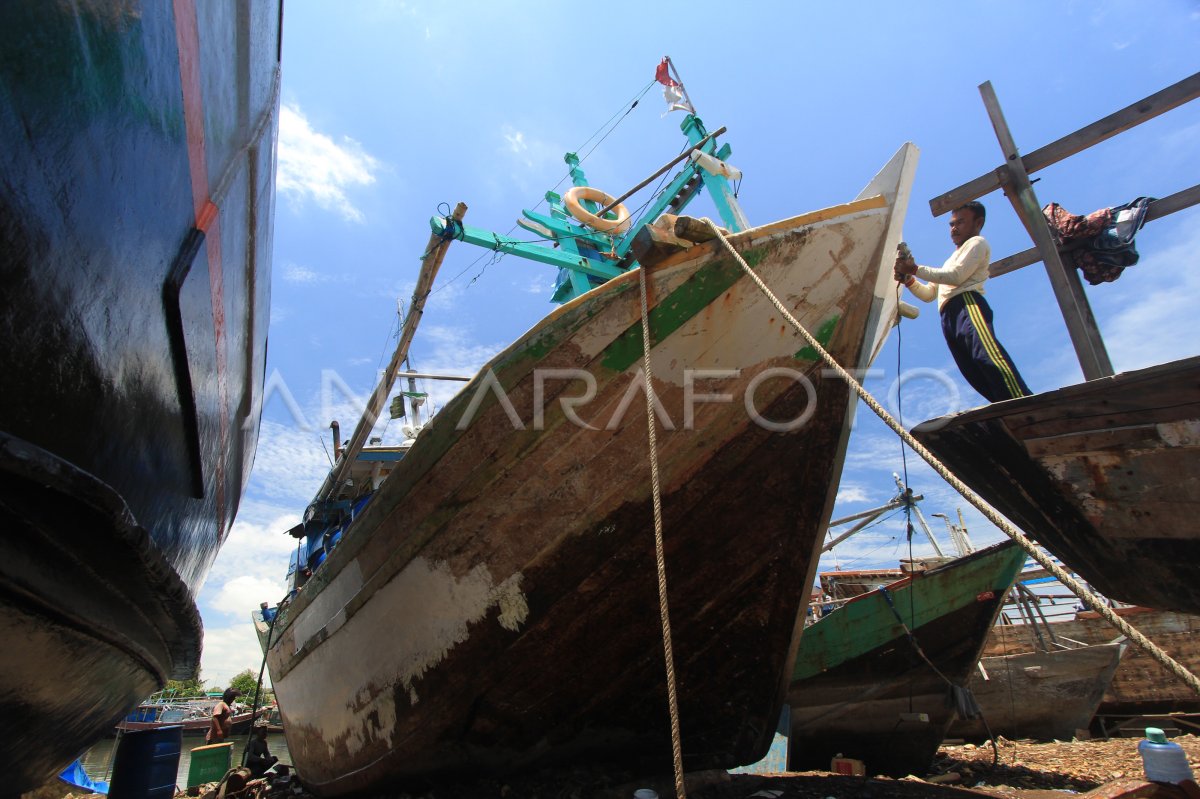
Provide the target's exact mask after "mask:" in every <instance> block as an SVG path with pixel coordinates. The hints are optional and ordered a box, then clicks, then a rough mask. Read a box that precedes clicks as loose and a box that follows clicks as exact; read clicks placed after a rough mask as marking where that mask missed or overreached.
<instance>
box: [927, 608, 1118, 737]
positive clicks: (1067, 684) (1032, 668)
mask: <svg viewBox="0 0 1200 799" xmlns="http://www.w3.org/2000/svg"><path fill="white" fill-rule="evenodd" d="M997 629H998V628H997ZM1126 648H1127V644H1125V643H1124V642H1119V643H1108V644H1095V645H1092V646H1073V647H1068V648H1065V649H1054V650H1050V651H1044V650H1043V651H1029V652H1016V653H1012V654H1004V655H995V656H992V657H984V658H981V659H980V661H979V662H980V666H981V668H979V669H976V671H975V673H974V674H973V675H972V677H971V681H970V682H969V683H968V684H967V687H968V688H970V689H971V693H972V695H973V696H974V697H975V701H976V702H977V703H978V704H979V708H980V710H981V714H982V718H975V719H963V718H958V719H956V720H955V721H954V723H952V724H951V725H950V731H949V733H947V734H948V735H949V737H951V738H963V739H966V740H975V741H978V740H983V739H986V738H989V737H990V736H992V735H1003V736H1004V737H1006V738H1010V739H1013V738H1034V739H1038V740H1044V741H1049V740H1059V741H1069V740H1071V739H1072V738H1074V737H1075V736H1076V735H1078V734H1080V733H1082V734H1083V735H1084V736H1086V735H1088V732H1087V730H1088V728H1089V727H1090V726H1091V722H1092V717H1093V716H1094V715H1095V714H1096V710H1097V708H1099V706H1100V701H1101V699H1103V698H1104V694H1105V692H1106V691H1107V690H1108V686H1109V684H1110V683H1111V682H1112V678H1113V674H1114V673H1115V672H1116V670H1117V666H1118V665H1119V664H1120V662H1121V656H1122V655H1123V654H1124V653H1125V650H1126ZM985 649H986V648H985Z"/></svg>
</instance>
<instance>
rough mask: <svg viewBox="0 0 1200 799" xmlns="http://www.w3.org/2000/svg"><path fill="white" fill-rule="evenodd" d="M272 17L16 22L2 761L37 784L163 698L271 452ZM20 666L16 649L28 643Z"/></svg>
mask: <svg viewBox="0 0 1200 799" xmlns="http://www.w3.org/2000/svg"><path fill="white" fill-rule="evenodd" d="M279 26H280V9H279V6H278V4H277V3H258V4H254V5H251V4H240V5H219V6H218V5H213V6H209V5H207V4H205V5H203V6H201V7H197V4H194V3H192V2H190V0H183V1H182V2H176V3H173V4H172V3H141V2H136V1H134V2H125V3H117V4H109V3H69V4H62V3H42V2H36V1H34V0H30V1H28V2H14V3H8V4H6V6H5V10H4V24H3V25H2V26H0V92H2V93H3V95H4V98H5V101H4V102H3V103H0V138H2V139H3V141H4V147H3V148H0V287H2V289H3V290H0V320H2V321H3V336H4V342H5V345H4V347H3V348H0V372H3V374H4V381H5V383H4V391H3V392H0V525H2V526H3V528H4V530H5V535H4V536H3V537H2V538H0V636H3V637H4V640H5V641H7V642H9V644H8V645H7V646H5V647H4V648H3V652H0V716H2V717H3V719H4V721H5V726H6V729H8V730H10V731H11V730H20V734H11V735H6V736H4V739H3V741H2V742H0V773H3V774H4V775H5V778H6V780H5V788H6V790H8V791H10V792H15V793H19V792H21V791H23V790H26V789H30V788H33V787H36V786H37V785H40V784H41V783H42V782H43V781H44V780H45V779H47V778H49V777H51V776H53V775H54V774H55V773H56V772H57V771H58V770H60V769H61V768H62V767H64V766H65V765H67V764H68V763H69V762H70V761H71V760H72V759H73V758H75V757H76V755H78V754H79V752H80V751H81V750H82V749H84V748H85V747H86V745H87V744H88V743H89V742H90V741H92V740H94V739H96V738H98V737H100V736H102V735H103V734H104V733H105V732H106V731H107V730H109V729H111V728H112V726H113V724H115V723H116V722H117V721H118V720H119V719H120V718H121V716H122V715H124V714H125V713H126V711H128V710H129V709H130V708H132V707H133V706H135V705H136V704H137V703H138V702H139V701H140V700H141V699H142V698H143V697H145V696H147V695H149V694H150V693H151V692H152V691H154V690H155V689H156V688H158V687H160V686H161V685H162V684H163V683H164V682H165V681H166V680H167V679H168V678H169V677H173V676H174V677H187V676H191V675H193V674H194V673H195V671H196V669H197V667H198V663H199V657H200V643H201V625H200V618H199V615H198V613H197V610H196V606H195V603H194V598H195V594H196V592H197V591H198V590H199V589H200V586H201V584H202V583H203V581H204V578H205V575H206V574H207V572H208V570H209V567H210V565H211V564H212V562H213V559H214V558H215V557H216V554H217V549H218V547H219V546H220V545H221V543H222V541H223V540H224V539H225V536H226V534H227V533H228V531H229V527H230V525H231V524H232V521H233V518H234V513H235V512H236V510H237V507H238V501H239V498H240V496H241V493H242V489H243V486H244V484H245V481H246V479H247V476H248V472H249V469H250V466H251V463H252V461H253V457H254V451H255V443H256V440H257V433H258V423H259V411H260V406H261V402H262V396H261V392H262V383H263V371H264V357H265V348H266V335H267V311H268V295H269V275H270V258H271V239H272V214H273V210H274V196H275V194H274V174H275V137H276V118H277V108H278V81H279V69H278V60H279V46H280V43H279ZM18 642H19V643H18Z"/></svg>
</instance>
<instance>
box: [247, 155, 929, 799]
mask: <svg viewBox="0 0 1200 799" xmlns="http://www.w3.org/2000/svg"><path fill="white" fill-rule="evenodd" d="M914 161H915V150H913V149H912V148H905V149H904V150H902V152H901V154H900V155H898V160H897V161H895V162H894V163H893V164H892V165H889V166H890V167H892V186H891V196H890V197H889V202H887V203H884V204H882V205H881V204H879V203H866V202H864V203H863V204H861V205H859V206H856V207H853V208H851V209H850V210H848V211H847V212H846V213H845V214H843V215H841V216H837V217H835V218H833V219H830V220H826V221H823V222H820V223H816V224H811V225H803V224H800V225H799V226H798V227H797V226H791V227H789V226H788V225H786V224H778V225H775V226H770V227H768V228H762V229H758V231H755V230H751V231H748V232H746V233H744V234H742V235H740V236H738V237H737V238H736V240H735V246H737V247H738V248H739V249H740V250H742V251H743V252H747V253H751V254H752V257H753V258H754V259H756V263H757V266H756V267H755V268H756V270H757V271H758V272H759V274H761V275H762V276H763V277H764V279H765V280H766V281H767V283H768V284H769V285H771V286H772V287H773V288H774V289H775V290H776V291H777V292H778V293H779V294H780V296H781V297H782V298H784V300H785V302H787V303H788V304H789V305H790V306H791V307H793V308H794V309H795V312H796V314H797V315H798V317H799V318H800V320H801V321H802V322H803V323H804V324H805V325H806V326H808V327H809V328H810V329H813V330H819V329H821V328H822V326H823V325H826V324H827V323H829V322H830V320H837V321H836V324H833V325H832V326H831V327H827V338H828V346H829V349H830V350H831V352H833V354H834V355H835V357H837V358H838V360H839V361H840V362H842V363H844V364H849V365H854V366H865V365H866V363H867V361H868V359H869V354H868V352H869V350H868V347H870V346H871V345H872V344H873V343H874V342H876V341H878V340H880V339H881V337H882V336H881V334H880V332H879V328H880V327H881V326H884V327H886V326H888V325H890V323H891V321H892V318H893V316H892V315H893V313H894V305H890V304H889V296H890V297H891V301H892V302H893V303H894V291H891V290H890V289H891V284H890V274H887V275H884V274H883V273H882V271H881V264H882V263H883V261H884V260H885V258H886V257H887V256H886V253H888V252H890V251H891V248H892V247H894V244H895V242H896V241H898V239H899V231H900V223H901V221H902V217H903V208H902V207H901V208H900V210H899V212H895V211H893V203H895V198H896V195H897V194H898V193H900V194H903V196H904V198H905V199H906V198H907V188H908V181H910V180H911V171H912V165H913V163H914ZM897 187H899V189H900V191H899V192H898V191H897ZM895 204H896V205H899V203H895ZM718 248H719V244H718V243H716V242H714V243H711V244H709V245H698V246H697V247H694V248H693V249H691V250H688V251H687V252H685V253H682V254H680V255H679V256H674V257H672V258H670V259H668V260H667V261H665V262H664V263H662V264H660V265H658V266H656V267H655V268H653V269H652V270H651V271H650V272H649V275H648V278H649V280H648V282H649V284H650V286H649V304H650V306H651V307H652V308H655V309H657V310H658V318H659V319H660V320H662V321H663V322H664V323H663V324H661V325H659V326H658V327H657V330H656V335H655V336H654V341H655V343H654V345H653V346H652V349H651V360H652V364H653V372H654V388H655V391H656V393H657V395H658V397H659V398H660V399H661V401H662V404H663V407H664V409H666V412H667V414H668V415H670V417H671V418H672V421H673V424H674V426H675V427H676V429H675V430H665V429H661V428H660V430H661V432H660V433H659V447H660V452H659V460H660V466H661V470H662V485H663V512H664V523H665V538H666V541H665V546H666V562H667V572H668V574H667V580H668V586H669V599H670V604H671V613H672V625H673V628H674V643H675V658H676V669H677V674H678V681H679V699H680V713H681V718H682V721H681V724H682V729H683V749H684V760H685V766H686V767H687V768H689V769H692V768H702V767H724V766H731V765H737V764H739V763H744V762H750V761H753V760H755V759H757V758H758V757H760V756H761V754H762V753H763V752H764V751H765V750H766V748H767V746H768V745H769V743H770V740H771V737H772V734H773V732H774V728H775V724H776V721H777V718H778V713H779V707H780V703H781V701H782V695H783V688H784V684H783V675H784V674H785V673H786V671H787V668H788V666H789V665H790V660H791V658H792V656H793V653H794V647H795V640H794V639H795V633H796V631H797V619H798V617H799V613H800V612H801V611H802V609H803V603H804V602H805V601H806V600H807V590H806V589H805V586H806V585H807V582H809V581H811V576H812V572H813V569H814V567H815V563H816V548H817V546H818V545H819V541H818V536H819V532H820V530H821V528H822V525H823V523H824V522H825V521H827V519H828V515H829V512H830V510H831V507H832V499H833V494H834V491H835V489H836V484H837V479H838V476H839V474H840V469H841V463H842V457H843V454H844V450H845V443H846V437H847V434H848V429H849V421H850V419H851V418H852V414H853V404H852V403H851V402H850V401H849V396H850V395H849V390H848V388H847V387H846V386H845V385H844V384H842V383H841V382H840V381H836V380H832V379H830V378H828V377H826V376H824V375H823V374H822V370H821V369H820V368H819V365H818V364H817V363H815V362H813V361H797V360H796V358H795V357H794V356H795V353H796V351H797V349H799V346H798V345H797V343H796V337H795V335H794V334H792V333H791V332H790V331H785V332H784V333H781V332H780V331H779V329H778V322H779V320H778V319H777V318H775V317H776V316H777V314H776V313H775V312H774V310H773V309H771V308H770V307H769V305H768V304H767V302H766V301H765V300H764V299H763V298H762V297H761V295H760V294H759V293H758V291H757V289H756V288H755V287H754V286H753V285H752V284H751V283H750V282H749V281H748V280H745V279H742V278H737V277H735V278H734V279H732V280H729V281H728V282H727V284H726V285H723V286H722V287H721V288H720V289H719V290H701V289H702V287H704V286H709V287H712V286H713V285H714V281H717V282H720V281H723V280H725V278H724V277H723V276H724V275H727V274H728V270H729V269H730V268H731V267H734V268H736V267H735V266H734V265H733V264H732V263H731V262H729V261H728V260H727V259H726V258H725V257H724V253H723V252H722V251H720V250H719V249H718ZM889 262H890V261H889ZM637 280H638V276H637V274H636V273H631V274H629V275H626V276H624V277H622V278H618V279H616V280H613V281H611V282H610V283H608V284H606V285H605V286H603V287H601V288H599V289H597V290H595V291H593V292H591V293H589V294H587V295H584V296H583V297H580V298H578V299H577V300H574V301H572V302H571V303H569V304H567V305H565V306H563V307H562V308H560V309H558V310H556V311H555V312H554V313H552V314H551V315H550V316H549V317H547V319H545V320H543V322H541V323H540V324H539V325H538V326H537V327H535V328H534V329H532V330H531V331H529V333H527V334H526V335H525V336H524V337H523V338H522V339H521V340H519V341H518V342H516V343H515V344H513V345H512V346H511V347H510V348H509V349H508V350H506V351H505V352H503V353H501V354H500V355H499V356H497V357H496V359H494V360H493V362H492V363H491V364H489V365H488V366H487V367H485V372H487V370H491V372H492V373H493V374H494V375H495V377H496V382H497V384H498V385H500V386H502V387H503V389H504V391H505V393H506V395H507V396H508V398H509V399H510V400H511V401H512V406H513V408H514V409H515V411H516V413H517V415H518V416H519V417H520V419H521V420H522V421H523V422H524V424H525V429H514V427H513V425H512V424H511V422H510V420H509V418H508V416H507V414H506V412H505V410H504V409H503V408H502V407H501V406H500V404H499V403H498V402H497V401H496V397H495V395H494V394H489V395H488V397H487V398H485V399H484V400H483V401H482V402H479V403H477V408H476V411H475V413H474V417H473V419H472V420H471V422H470V424H467V425H465V429H461V430H460V429H458V422H459V420H460V418H461V417H462V415H463V414H464V412H465V411H466V410H467V409H468V408H469V407H470V405H471V400H472V398H473V396H474V391H475V390H476V389H477V388H478V387H479V386H481V385H482V384H483V382H484V381H483V379H482V378H477V379H476V380H475V381H473V382H472V383H470V384H468V385H467V387H466V388H465V389H464V390H463V392H462V393H461V394H460V395H459V396H458V397H456V398H455V399H454V400H453V401H451V403H449V404H448V405H447V406H446V407H445V408H444V409H443V410H442V411H441V412H440V413H439V414H438V416H437V417H436V418H435V419H434V421H433V422H432V423H431V424H430V425H429V426H428V427H427V428H426V430H424V431H423V432H422V433H421V436H420V437H419V438H418V440H417V442H416V443H415V444H414V446H413V448H412V450H411V451H410V453H409V455H408V456H407V457H406V458H405V459H404V460H403V461H401V462H400V463H399V465H398V467H397V468H396V469H395V470H394V471H393V472H392V473H391V475H390V476H389V477H388V479H387V481H386V482H385V483H384V484H383V486H382V487H381V488H380V490H379V492H378V493H377V495H376V496H375V497H374V499H373V500H372V502H371V504H370V505H368V506H367V508H366V509H365V510H364V511H363V513H362V514H361V515H360V516H359V517H358V519H356V521H355V524H354V526H353V527H351V529H350V530H349V531H348V533H347V534H346V536H345V538H344V539H343V541H342V543H341V544H340V545H339V546H338V548H337V549H335V550H334V551H333V552H332V554H331V555H330V557H329V560H328V561H326V563H325V565H324V566H323V567H322V568H321V569H320V570H318V572H317V573H316V574H315V575H314V577H313V578H312V580H310V582H309V583H308V584H307V585H306V586H305V588H304V589H303V591H302V592H301V594H300V596H299V597H298V598H297V600H296V601H295V602H294V604H292V605H291V606H290V607H287V608H285V610H284V612H283V614H282V615H281V621H280V622H277V629H276V634H277V635H278V641H277V642H276V643H275V644H274V645H273V646H272V648H271V651H270V653H269V655H268V666H269V668H270V669H271V675H272V682H273V684H274V686H275V689H276V692H277V696H278V698H279V702H280V707H281V710H282V713H283V716H284V719H285V729H286V730H287V735H288V749H289V752H290V753H291V755H292V756H293V758H294V762H295V763H296V764H297V766H298V767H299V768H300V770H301V772H302V773H303V774H304V776H305V780H306V783H307V784H311V785H314V786H315V787H316V788H317V790H319V791H320V792H321V793H322V794H325V795H336V794H341V793H346V792H350V791H355V790H362V789H367V788H375V787H378V786H380V785H384V784H387V783H389V782H396V781H402V780H404V779H406V778H413V777H419V776H429V775H436V774H437V773H439V772H448V771H450V770H454V771H455V773H458V774H461V773H464V772H469V771H505V770H511V769H517V768H522V767H528V766H533V765H537V764H543V763H548V762H553V761H562V760H566V759H571V758H574V757H587V758H589V759H590V760H592V761H597V760H603V759H605V758H620V759H622V760H623V761H624V762H632V761H635V760H648V761H651V762H656V763H658V764H660V765H661V764H663V763H668V762H669V760H670V734H669V723H668V716H667V711H666V689H665V677H664V675H663V666H662V644H661V631H660V626H659V617H658V612H657V608H658V602H657V589H656V577H655V566H654V552H653V538H654V536H653V526H652V514H651V508H650V480H649V471H648V465H647V453H646V429H645V424H646V422H645V415H644V403H643V400H642V398H641V394H640V393H635V394H634V396H635V398H636V401H634V402H632V403H631V404H630V407H629V409H628V410H627V412H625V413H624V414H623V415H622V414H621V413H620V412H619V411H620V409H621V406H622V403H623V401H624V400H625V399H626V398H627V396H628V394H629V388H630V381H631V380H632V379H633V378H634V376H635V375H636V374H637V371H638V367H639V366H640V357H639V356H640V344H639V345H637V346H636V348H635V350H636V351H635V352H633V354H632V357H631V353H630V346H631V338H630V336H629V335H628V333H627V331H630V330H633V329H636V327H637V326H638V325H639V324H640V323H639V318H640V312H639V300H638V296H639V295H638V289H637ZM697 297H704V298H705V299H704V300H703V301H696V299H695V298H697ZM814 297H820V298H822V300H821V302H819V303H816V304H814V303H813V302H812V301H811V298H814ZM652 314H654V311H652ZM781 366H783V367H788V368H791V369H796V370H799V371H801V372H803V373H804V374H805V375H806V376H807V378H808V379H810V380H811V381H812V383H813V385H814V386H815V390H816V396H817V400H818V401H817V403H816V405H815V407H814V408H813V409H812V416H811V418H810V419H809V421H808V423H807V424H805V425H803V426H802V427H801V428H800V429H798V430H796V431H793V432H789V433H773V432H771V431H769V430H767V429H765V428H763V427H760V426H758V425H756V424H754V423H753V422H752V421H751V420H750V418H749V417H748V415H747V413H746V410H745V408H744V406H743V404H742V402H741V401H740V399H741V396H742V393H743V392H744V391H745V389H746V387H747V386H748V385H749V384H750V383H751V381H753V380H754V378H755V377H756V376H757V375H760V374H762V373H763V372H764V371H765V370H767V369H770V368H773V367H781ZM535 368H539V369H545V368H574V369H584V370H587V371H588V372H589V373H590V374H592V375H593V376H594V377H595V379H596V383H597V392H596V396H595V398H594V399H593V400H592V401H590V402H589V403H588V404H587V405H586V407H585V408H582V409H579V413H580V415H581V416H582V417H583V419H584V421H586V422H589V423H590V424H591V425H592V427H590V428H589V427H581V426H576V425H573V424H571V423H570V422H569V421H568V419H567V417H566V415H565V414H564V412H563V410H562V408H561V406H560V405H559V404H558V403H557V398H558V397H559V396H565V397H569V396H575V395H577V394H578V393H579V388H580V386H579V385H578V384H577V385H575V386H574V387H572V386H570V385H569V384H566V383H565V382H562V383H554V382H553V381H550V382H548V383H547V384H546V390H547V394H548V395H549V396H548V401H547V403H546V408H545V418H544V421H545V424H544V429H542V430H534V429H531V426H530V421H531V419H532V418H533V414H534V408H533V393H534V387H533V383H534V379H533V370H534V369H535ZM685 368H693V369H733V370H740V372H739V374H738V375H737V376H736V377H733V378H730V379H728V380H726V381H724V382H722V383H721V384H720V387H719V390H720V391H721V392H725V393H729V394H733V395H734V396H736V397H737V398H738V401H735V402H708V403H699V404H697V405H696V407H695V419H694V425H693V426H692V428H691V429H684V425H683V424H682V418H683V414H682V407H683V403H684V392H685V387H684V386H685V377H684V370H685ZM705 390H708V389H705ZM756 400H757V406H758V408H759V409H760V410H761V411H762V412H763V413H764V415H766V416H767V417H769V418H771V419H774V420H786V419H791V418H795V417H797V416H798V415H800V414H801V412H803V411H805V409H806V406H807V405H808V401H809V400H808V397H807V394H806V392H805V390H804V389H803V388H802V387H801V386H799V385H798V384H797V383H796V382H795V381H792V380H764V381H761V385H760V386H759V387H758V390H757V393H756ZM614 419H616V420H617V421H616V422H613V420H614ZM348 569H357V570H358V573H359V574H360V575H361V588H360V589H359V590H358V591H357V593H355V595H354V596H353V597H351V598H349V599H348V600H346V601H344V602H343V603H341V606H340V607H339V608H338V609H337V610H336V612H335V613H333V614H331V613H330V608H328V607H326V608H324V609H323V610H322V611H321V614H320V615H322V616H324V617H326V618H328V619H329V620H330V621H331V622H335V623H334V624H330V623H327V622H324V621H321V622H320V623H317V622H313V621H310V620H309V616H310V614H312V613H313V612H314V608H316V607H317V606H318V604H320V596H321V594H322V593H323V592H324V591H326V590H330V588H332V587H334V585H335V583H337V582H338V580H339V579H340V575H341V574H342V573H345V572H346V570H348Z"/></svg>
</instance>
